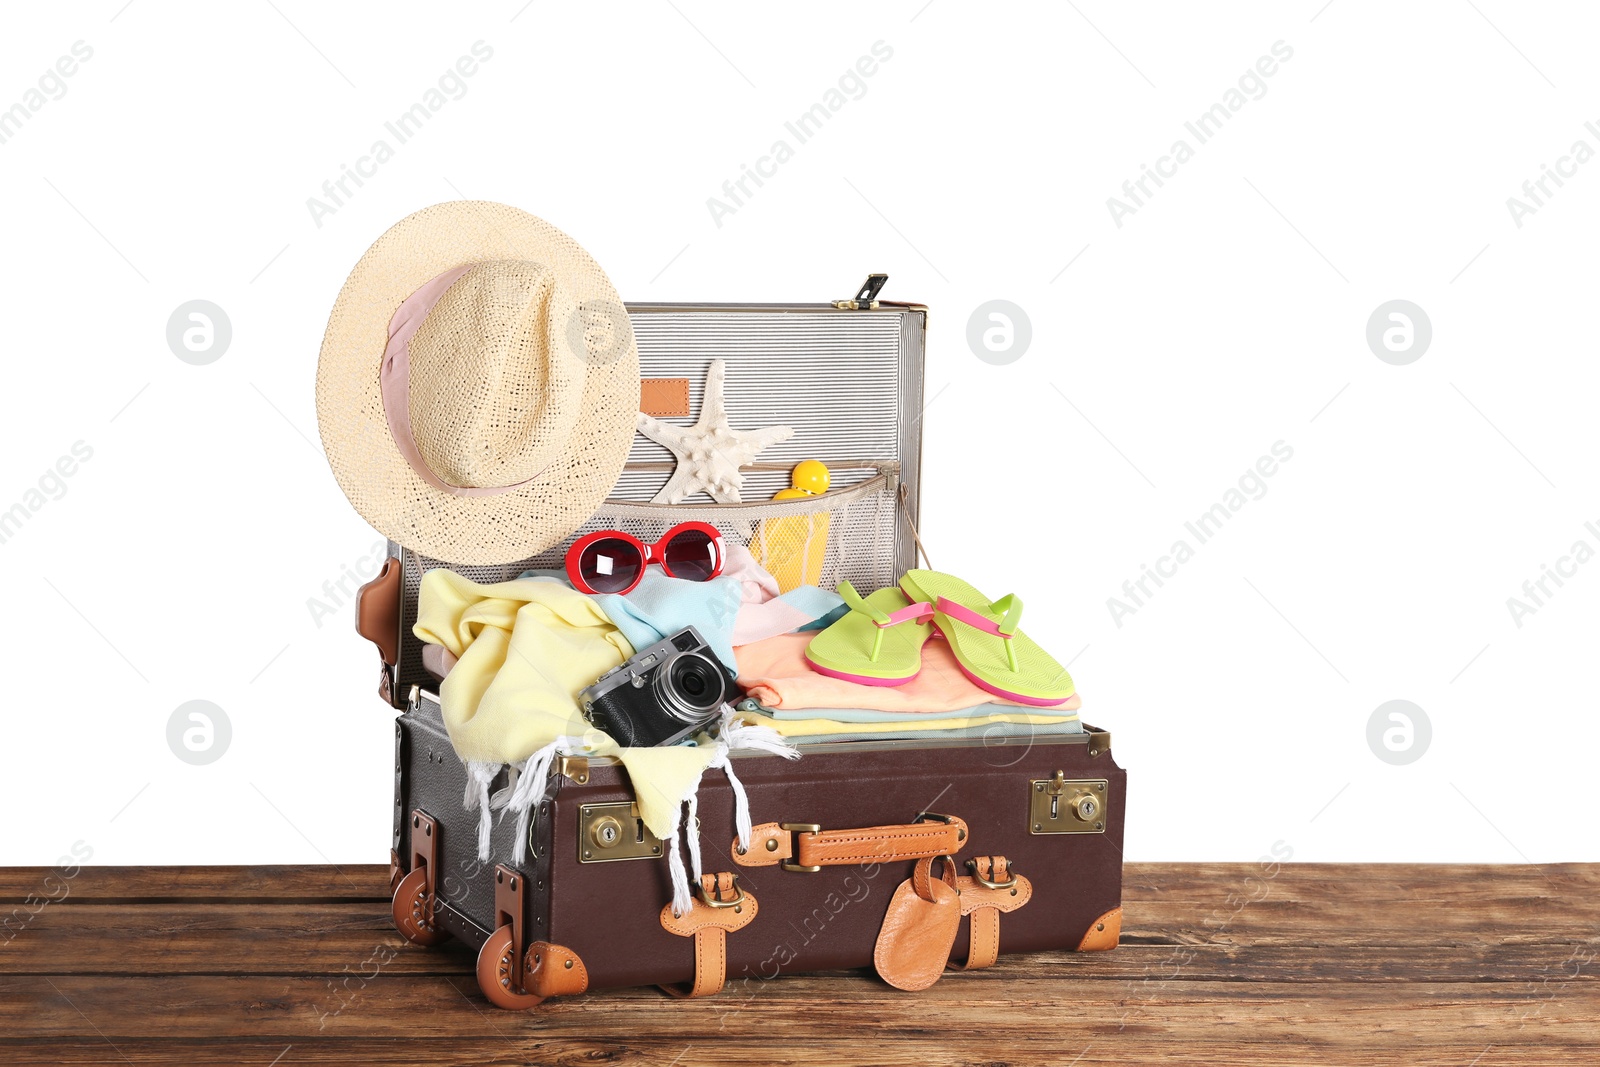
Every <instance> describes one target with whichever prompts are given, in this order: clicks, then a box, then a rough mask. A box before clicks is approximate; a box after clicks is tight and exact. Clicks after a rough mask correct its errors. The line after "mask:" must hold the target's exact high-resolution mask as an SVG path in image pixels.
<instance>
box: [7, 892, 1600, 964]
mask: <svg viewBox="0 0 1600 1067" xmlns="http://www.w3.org/2000/svg"><path fill="white" fill-rule="evenodd" d="M1257 906H1258V907H1260V906H1261V905H1257ZM1147 908H1148V906H1147V905H1140V906H1136V907H1134V910H1133V911H1132V913H1131V914H1130V916H1129V918H1130V920H1132V922H1131V923H1130V925H1129V927H1127V930H1128V939H1127V940H1126V941H1125V943H1124V944H1123V946H1122V947H1121V948H1120V949H1118V950H1117V951H1115V952H1110V953H1093V954H1085V955H1084V956H1082V957H1078V958H1068V957H1064V956H1063V955H1062V954H1059V953H1044V954H1038V955H1029V956H1007V957H1006V958H1005V967H1003V968H1001V969H1000V970H999V971H995V972H990V973H992V974H1006V975H1011V974H1018V975H1035V974H1044V973H1054V972H1055V971H1057V970H1059V969H1060V968H1062V967H1071V969H1072V974H1073V976H1074V977H1075V978H1077V979H1079V980H1083V981H1116V982H1129V981H1142V980H1145V979H1146V978H1148V979H1149V980H1151V981H1157V980H1160V979H1162V978H1165V977H1169V976H1181V977H1183V978H1186V979H1189V980H1226V981H1235V980H1248V981H1279V982H1294V981H1311V982H1315V981H1325V980H1339V981H1491V980H1498V981H1523V980H1528V981H1538V980H1540V978H1541V977H1542V976H1543V975H1544V974H1546V973H1549V972H1553V971H1555V970H1557V969H1559V968H1561V967H1562V965H1563V964H1564V963H1566V962H1567V961H1568V960H1569V958H1570V957H1571V955H1572V951H1573V945H1574V944H1575V943H1578V942H1581V941H1582V940H1583V939H1584V937H1585V935H1589V936H1590V940H1591V943H1593V942H1594V939H1597V938H1600V921H1597V922H1595V923H1593V924H1591V925H1589V926H1585V925H1584V923H1582V922H1580V921H1577V920H1576V919H1573V918H1570V917H1569V918H1567V919H1563V920H1560V921H1557V920H1554V919H1551V918H1549V917H1548V916H1546V918H1545V919H1544V920H1541V922H1540V923H1539V924H1522V925H1513V926H1507V927H1494V926H1492V925H1486V924H1484V923H1478V924H1476V926H1475V927H1474V931H1473V936H1470V937H1469V936H1464V934H1463V931H1462V928H1461V924H1459V923H1457V924H1453V925H1452V924H1433V923H1428V924H1420V925H1414V926H1411V927H1406V928H1405V929H1404V930H1402V931H1400V932H1398V933H1396V934H1391V933H1389V932H1388V931H1387V930H1385V929H1384V928H1383V927H1381V926H1380V927H1378V928H1377V929H1375V930H1372V931H1367V930H1363V929H1354V930H1329V929H1326V928H1324V929H1323V930H1322V931H1320V932H1317V933H1315V934H1308V933H1307V931H1306V930H1305V928H1304V927H1303V926H1296V927H1295V928H1293V929H1285V928H1284V926H1283V924H1282V923H1279V924H1278V926H1277V927H1276V928H1269V927H1268V924H1267V923H1264V922H1261V921H1257V920H1258V919H1259V918H1261V916H1255V915H1249V914H1246V915H1244V916H1241V917H1240V920H1239V921H1238V922H1237V923H1236V924H1235V925H1234V926H1232V927H1228V928H1219V929H1216V930H1206V929H1199V928H1196V927H1195V924H1194V920H1193V915H1192V914H1186V915H1182V916H1174V917H1172V918H1171V920H1170V925H1169V924H1163V923H1160V922H1158V921H1155V920H1152V918H1151V917H1150V916H1149V915H1147V914H1145V910H1146V909H1147ZM1590 910H1591V911H1592V910H1593V908H1592V907H1591V908H1590ZM1286 918H1287V920H1288V921H1291V922H1295V923H1300V922H1301V921H1302V920H1303V917H1302V916H1298V915H1295V914H1293V913H1290V914H1289V915H1288V916H1287V917H1286ZM1369 918H1371V916H1369ZM1180 922H1187V923H1188V924H1189V927H1188V928H1184V927H1182V926H1180V925H1178V924H1179V923H1180ZM1536 933H1537V935H1538V936H1537V938H1536V937H1535V936H1534V935H1535V934H1536ZM1401 935H1403V936H1401ZM1308 939H1314V941H1315V943H1316V945H1317V946H1318V948H1317V949H1316V950H1315V951H1312V952H1308V951H1307V949H1306V947H1305V941H1306V940H1308ZM1419 948H1425V949H1426V951H1419ZM383 950H387V951H383ZM1594 952H1595V953H1600V944H1596V947H1595V949H1594ZM374 957H378V958H382V959H384V960H385V961H387V962H386V964H385V970H386V971H389V972H393V973H397V974H468V973H471V971H472V966H473V955H472V953H471V951H470V950H469V949H468V948H467V947H466V946H464V945H461V944H460V943H458V942H454V941H451V942H446V943H445V944H444V945H441V946H439V947H437V948H433V949H423V948H418V947H416V946H413V945H409V944H407V943H406V942H405V941H403V940H402V939H401V938H400V936H399V935H398V934H396V933H395V931H394V928H393V927H392V926H391V925H390V922H389V912H388V908H387V906H384V905H377V904H374V903H372V902H367V903H361V904H353V903H336V904H328V903H308V904H295V905H287V904H271V905H263V904H152V905H136V904H106V905H99V906H95V907H77V908H55V907H51V908H46V909H45V910H43V911H42V912H40V913H39V915H38V916H37V917H36V918H35V919H34V920H33V922H32V923H31V924H30V925H28V926H27V927H26V928H25V929H23V930H22V931H21V932H20V933H19V934H18V935H17V936H16V937H13V938H11V939H9V940H6V939H5V938H4V937H3V935H0V974H10V975H24V974H47V975H61V974H85V975H90V974H102V975H124V976H131V975H146V974H148V975H157V974H165V975H181V974H250V975H270V974H281V975H297V974H298V975H327V976H334V975H342V974H345V973H348V972H349V971H351V970H360V969H361V968H362V966H363V964H364V962H365V961H367V960H368V959H370V958H374ZM1540 968H1545V969H1546V971H1541V970H1540ZM1579 970H1580V973H1579V976H1578V979H1577V980H1579V981H1586V982H1587V981H1594V980H1595V979H1596V977H1597V974H1596V973H1591V971H1590V970H1588V969H1584V968H1580V969H1579ZM975 977H976V976H975ZM982 977H983V980H988V977H989V975H984V976H982ZM963 980H967V979H966V978H963Z"/></svg>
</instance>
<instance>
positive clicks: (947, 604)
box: [923, 597, 1022, 641]
mask: <svg viewBox="0 0 1600 1067" xmlns="http://www.w3.org/2000/svg"><path fill="white" fill-rule="evenodd" d="M926 606H927V605H925V604H924V605H923V607H926ZM935 606H936V607H937V609H938V610H939V611H940V612H941V613H943V614H945V615H948V616H950V617H951V618H952V619H954V620H956V621H957V622H964V623H966V624H967V625H968V626H971V627H973V628H974V629H977V630H982V631H983V632H984V633H986V634H993V635H994V636H996V637H1003V638H1005V639H1006V640H1007V641H1009V640H1011V638H1012V636H1013V635H1014V634H1015V633H1016V621H1017V620H1012V627H1011V633H1006V632H1005V631H1004V630H1002V629H1001V628H1000V626H1001V624H1000V623H998V622H995V621H993V620H992V619H989V618H986V617H984V616H982V615H979V614H978V613H977V612H976V611H973V610H972V609H971V608H969V607H967V606H966V605H964V604H957V603H956V602H955V601H954V600H950V599H947V598H946V597H939V598H937V600H936V601H935ZM1016 613H1017V614H1018V615H1021V614H1022V613H1021V611H1020V610H1019V611H1017V612H1016Z"/></svg>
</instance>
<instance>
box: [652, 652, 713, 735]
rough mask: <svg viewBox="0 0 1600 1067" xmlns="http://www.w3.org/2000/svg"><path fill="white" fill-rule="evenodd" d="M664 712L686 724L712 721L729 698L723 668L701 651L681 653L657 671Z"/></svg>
mask: <svg viewBox="0 0 1600 1067" xmlns="http://www.w3.org/2000/svg"><path fill="white" fill-rule="evenodd" d="M655 682H656V693H657V696H658V697H659V698H660V703H661V706H662V709H663V710H665V711H666V712H667V713H668V714H669V715H671V716H672V717H673V718H676V719H678V720H680V721H682V722H699V721H701V720H703V719H707V718H710V717H711V716H712V715H713V714H715V712H716V710H717V708H718V707H719V706H720V705H721V704H722V700H723V697H724V696H725V695H726V688H725V686H724V685H723V675H722V668H720V667H719V666H717V664H715V663H713V662H712V661H711V660H709V659H707V658H706V657H705V656H704V655H703V654H701V653H699V652H680V653H678V654H677V655H675V656H673V657H671V658H670V659H668V660H667V661H666V662H665V663H663V664H662V665H661V668H660V670H658V671H657V672H656V677H655Z"/></svg>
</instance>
